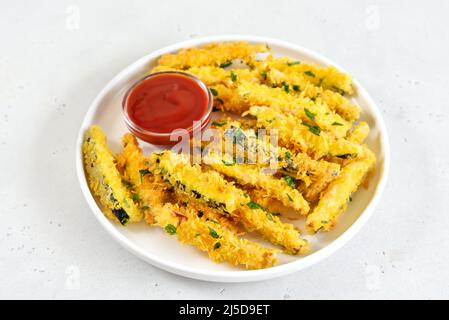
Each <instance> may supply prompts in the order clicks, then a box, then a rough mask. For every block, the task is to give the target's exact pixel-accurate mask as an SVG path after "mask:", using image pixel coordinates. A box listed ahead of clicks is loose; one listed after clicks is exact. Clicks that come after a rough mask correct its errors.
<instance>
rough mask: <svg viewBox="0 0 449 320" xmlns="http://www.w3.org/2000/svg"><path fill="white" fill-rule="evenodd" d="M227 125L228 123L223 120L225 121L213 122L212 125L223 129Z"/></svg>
mask: <svg viewBox="0 0 449 320" xmlns="http://www.w3.org/2000/svg"><path fill="white" fill-rule="evenodd" d="M227 123H228V122H227V121H226V120H223V121H212V125H213V126H217V127H223V126H224V125H225V124H227Z"/></svg>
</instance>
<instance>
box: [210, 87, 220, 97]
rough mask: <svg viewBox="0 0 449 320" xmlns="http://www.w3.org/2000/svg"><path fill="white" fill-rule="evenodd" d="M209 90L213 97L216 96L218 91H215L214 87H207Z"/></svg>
mask: <svg viewBox="0 0 449 320" xmlns="http://www.w3.org/2000/svg"><path fill="white" fill-rule="evenodd" d="M209 90H210V92H211V93H212V95H213V96H214V97H216V96H218V91H217V90H216V89H214V88H209Z"/></svg>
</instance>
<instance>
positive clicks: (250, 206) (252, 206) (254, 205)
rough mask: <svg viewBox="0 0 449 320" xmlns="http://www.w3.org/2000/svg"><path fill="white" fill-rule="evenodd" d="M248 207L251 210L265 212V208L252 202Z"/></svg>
mask: <svg viewBox="0 0 449 320" xmlns="http://www.w3.org/2000/svg"><path fill="white" fill-rule="evenodd" d="M246 205H247V206H248V207H249V208H250V209H262V210H263V208H262V207H261V206H260V205H259V204H257V203H255V202H254V201H250V202H248V203H247V204H246Z"/></svg>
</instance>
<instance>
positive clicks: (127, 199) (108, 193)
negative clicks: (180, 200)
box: [83, 126, 142, 225]
mask: <svg viewBox="0 0 449 320" xmlns="http://www.w3.org/2000/svg"><path fill="white" fill-rule="evenodd" d="M83 154H84V165H85V168H86V171H87V180H88V182H89V186H90V188H91V190H92V192H93V193H94V194H95V195H96V196H98V197H99V199H100V202H101V204H102V205H103V212H104V213H105V215H106V216H107V217H108V218H110V219H114V220H118V221H119V222H120V223H121V224H122V225H126V224H127V223H128V221H131V222H137V221H140V220H142V213H141V211H140V210H139V208H138V206H137V205H136V204H135V203H134V201H133V199H132V195H131V193H130V192H129V191H128V189H127V188H126V186H125V185H124V184H123V182H122V178H121V176H120V173H119V171H118V170H117V168H116V166H115V163H114V157H113V156H112V153H111V151H110V150H109V148H108V146H107V144H106V137H105V135H104V133H103V130H102V129H101V128H100V127H98V126H92V127H90V128H89V130H88V131H87V132H86V134H85V138H84V143H83Z"/></svg>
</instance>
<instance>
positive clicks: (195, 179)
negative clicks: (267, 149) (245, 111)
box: [151, 151, 307, 254]
mask: <svg viewBox="0 0 449 320" xmlns="http://www.w3.org/2000/svg"><path fill="white" fill-rule="evenodd" d="M151 159H152V161H153V162H154V163H156V164H157V166H158V168H159V169H160V174H161V175H162V176H163V177H164V179H165V180H166V181H167V182H168V183H170V184H171V185H172V186H173V187H174V188H177V189H179V190H181V191H183V192H186V193H188V194H191V195H193V196H194V197H196V198H197V199H200V200H201V201H203V202H205V203H207V204H208V205H209V206H212V207H213V208H216V209H219V210H220V211H221V212H223V213H224V214H229V215H231V216H237V217H238V219H239V220H240V221H241V222H242V224H243V226H244V227H245V229H247V230H249V231H256V232H258V233H259V234H261V235H262V236H263V237H265V238H266V239H267V240H269V241H271V242H272V243H273V244H277V245H281V246H283V247H284V248H285V251H286V252H289V253H293V254H296V253H302V252H304V251H305V250H307V242H306V241H305V240H303V239H301V238H300V234H299V232H298V231H297V230H296V229H295V228H294V227H293V225H290V224H284V223H282V222H281V221H280V220H279V218H278V217H275V216H272V215H271V214H269V213H268V212H266V211H265V210H264V209H263V208H261V207H260V206H259V205H257V204H255V203H254V202H252V201H251V199H249V197H248V195H246V194H245V193H244V192H243V191H242V190H241V189H238V188H237V187H235V186H234V185H233V184H232V183H230V182H228V181H226V180H224V179H223V177H221V176H220V174H219V173H218V172H215V171H208V172H203V171H202V170H201V168H200V166H198V165H191V164H190V163H189V159H188V158H187V157H186V156H184V155H180V154H175V153H173V152H170V151H165V152H163V153H161V154H153V155H152V156H151Z"/></svg>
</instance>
